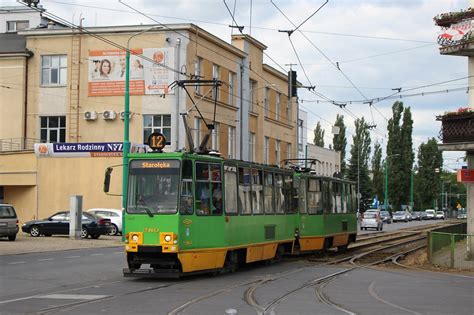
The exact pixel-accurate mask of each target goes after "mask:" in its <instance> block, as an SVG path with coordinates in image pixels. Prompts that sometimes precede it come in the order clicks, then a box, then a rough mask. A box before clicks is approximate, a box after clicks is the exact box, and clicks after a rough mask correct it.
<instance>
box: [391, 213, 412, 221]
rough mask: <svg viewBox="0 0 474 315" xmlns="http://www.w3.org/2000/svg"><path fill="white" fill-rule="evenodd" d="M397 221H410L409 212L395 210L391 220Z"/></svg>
mask: <svg viewBox="0 0 474 315" xmlns="http://www.w3.org/2000/svg"><path fill="white" fill-rule="evenodd" d="M398 221H405V222H408V221H410V214H409V213H408V211H396V212H395V213H394V214H393V222H398Z"/></svg>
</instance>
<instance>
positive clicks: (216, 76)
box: [212, 64, 220, 100]
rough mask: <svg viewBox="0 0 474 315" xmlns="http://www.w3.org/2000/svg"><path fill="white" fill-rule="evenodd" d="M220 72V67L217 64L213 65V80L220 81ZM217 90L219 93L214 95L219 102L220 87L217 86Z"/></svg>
mask: <svg viewBox="0 0 474 315" xmlns="http://www.w3.org/2000/svg"><path fill="white" fill-rule="evenodd" d="M219 72H220V67H219V66H218V65H216V64H213V65H212V79H214V80H219ZM216 89H217V93H216V94H214V95H216V99H217V100H219V87H218V86H216ZM214 95H213V96H214Z"/></svg>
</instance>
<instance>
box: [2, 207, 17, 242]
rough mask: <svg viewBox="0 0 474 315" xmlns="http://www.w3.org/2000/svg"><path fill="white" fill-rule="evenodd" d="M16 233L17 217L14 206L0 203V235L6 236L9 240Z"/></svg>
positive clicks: (11, 239)
mask: <svg viewBox="0 0 474 315" xmlns="http://www.w3.org/2000/svg"><path fill="white" fill-rule="evenodd" d="M16 233H18V217H17V216H16V212H15V208H13V206H12V205H8V204H4V203H0V237H8V240H9V241H14V240H15V239H16Z"/></svg>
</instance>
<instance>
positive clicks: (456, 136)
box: [436, 108, 474, 151]
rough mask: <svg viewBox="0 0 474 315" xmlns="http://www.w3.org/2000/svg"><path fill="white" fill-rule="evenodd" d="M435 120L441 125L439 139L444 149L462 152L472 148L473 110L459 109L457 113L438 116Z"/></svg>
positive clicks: (473, 139)
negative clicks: (450, 148)
mask: <svg viewBox="0 0 474 315" xmlns="http://www.w3.org/2000/svg"><path fill="white" fill-rule="evenodd" d="M436 120H439V121H441V124H442V127H441V133H440V138H441V140H442V141H443V145H444V147H446V148H448V147H452V148H458V149H460V150H462V151H464V149H469V148H472V147H473V146H474V109H472V108H460V109H459V110H458V111H457V112H452V113H446V114H445V115H443V116H438V117H436ZM450 151H451V150H450ZM454 151H457V150H454Z"/></svg>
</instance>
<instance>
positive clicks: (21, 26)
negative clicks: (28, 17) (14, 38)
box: [7, 21, 30, 32]
mask: <svg viewBox="0 0 474 315" xmlns="http://www.w3.org/2000/svg"><path fill="white" fill-rule="evenodd" d="M29 27H30V22H28V21H7V32H18V31H22V30H26V29H27V28H29Z"/></svg>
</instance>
